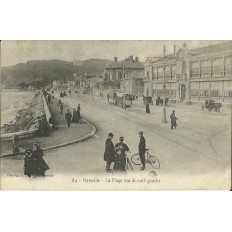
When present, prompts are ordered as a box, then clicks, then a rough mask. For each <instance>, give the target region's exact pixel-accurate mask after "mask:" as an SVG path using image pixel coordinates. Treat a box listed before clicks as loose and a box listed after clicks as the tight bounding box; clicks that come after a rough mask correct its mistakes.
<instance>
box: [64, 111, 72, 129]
mask: <svg viewBox="0 0 232 232" xmlns="http://www.w3.org/2000/svg"><path fill="white" fill-rule="evenodd" d="M65 119H66V121H67V125H68V127H70V124H71V121H72V114H71V113H70V112H69V110H67V113H66V114H65Z"/></svg>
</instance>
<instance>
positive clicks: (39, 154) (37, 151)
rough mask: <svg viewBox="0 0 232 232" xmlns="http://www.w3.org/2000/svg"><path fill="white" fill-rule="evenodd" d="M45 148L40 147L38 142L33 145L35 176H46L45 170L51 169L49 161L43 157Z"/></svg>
mask: <svg viewBox="0 0 232 232" xmlns="http://www.w3.org/2000/svg"><path fill="white" fill-rule="evenodd" d="M43 155H44V153H43V150H42V149H41V148H40V146H39V144H38V143H35V144H34V146H33V155H32V157H33V159H34V165H33V169H34V171H33V174H34V176H45V172H46V171H47V170H48V169H49V167H48V165H47V163H46V162H45V160H44V159H43Z"/></svg>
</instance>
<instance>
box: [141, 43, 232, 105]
mask: <svg viewBox="0 0 232 232" xmlns="http://www.w3.org/2000/svg"><path fill="white" fill-rule="evenodd" d="M164 64H165V65H164ZM164 67H165V71H164V75H165V85H166V90H165V95H166V96H167V97H169V98H170V99H171V100H173V101H175V102H181V101H186V102H189V101H192V102H193V101H204V100H206V99H214V100H216V101H217V102H230V101H231V100H232V41H229V42H223V43H219V44H215V45H211V46H207V47H202V48H197V49H192V50H189V49H188V48H187V47H186V45H185V46H184V47H183V48H181V49H180V50H179V51H178V52H177V53H176V54H170V55H167V56H166V57H165V63H164V59H163V58H160V59H152V58H148V59H147V60H146V62H145V66H144V95H148V96H152V95H153V96H155V97H156V96H157V95H159V96H162V94H163V70H164V69H163V68H164Z"/></svg>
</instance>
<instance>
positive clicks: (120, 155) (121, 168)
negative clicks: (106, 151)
mask: <svg viewBox="0 0 232 232" xmlns="http://www.w3.org/2000/svg"><path fill="white" fill-rule="evenodd" d="M119 141H120V142H119V143H117V144H116V145H115V150H116V155H115V163H114V168H113V170H114V172H126V151H129V147H128V146H127V145H126V144H125V143H123V141H124V137H122V136H121V137H120V138H119Z"/></svg>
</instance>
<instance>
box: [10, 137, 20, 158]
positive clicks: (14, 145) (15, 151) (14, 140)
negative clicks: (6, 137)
mask: <svg viewBox="0 0 232 232" xmlns="http://www.w3.org/2000/svg"><path fill="white" fill-rule="evenodd" d="M12 152H13V155H18V154H19V152H20V150H19V146H18V136H17V135H14V136H13V137H12Z"/></svg>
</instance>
